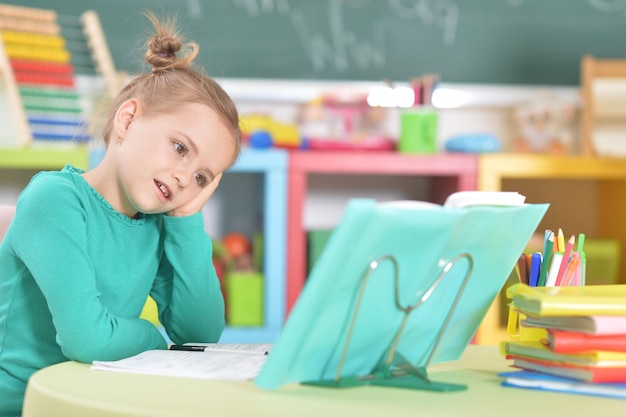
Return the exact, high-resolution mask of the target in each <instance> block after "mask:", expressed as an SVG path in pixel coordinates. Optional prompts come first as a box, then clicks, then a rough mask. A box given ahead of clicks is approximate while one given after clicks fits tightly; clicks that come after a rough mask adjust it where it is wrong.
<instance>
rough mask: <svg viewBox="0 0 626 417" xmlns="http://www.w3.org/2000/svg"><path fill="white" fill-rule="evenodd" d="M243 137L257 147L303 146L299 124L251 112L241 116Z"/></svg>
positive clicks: (288, 147) (298, 147)
mask: <svg viewBox="0 0 626 417" xmlns="http://www.w3.org/2000/svg"><path fill="white" fill-rule="evenodd" d="M240 127H241V133H242V135H243V139H244V140H245V141H247V142H248V144H249V145H250V146H252V147H253V148H257V149H265V148H286V149H300V148H302V146H303V144H302V140H301V139H300V132H299V130H298V126H296V125H294V124H289V123H282V122H279V121H278V120H275V119H273V118H272V117H270V116H268V115H264V114H249V115H242V116H241V117H240Z"/></svg>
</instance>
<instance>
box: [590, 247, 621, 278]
mask: <svg viewBox="0 0 626 417" xmlns="http://www.w3.org/2000/svg"><path fill="white" fill-rule="evenodd" d="M584 249H585V256H586V258H587V268H586V274H585V277H586V278H585V284H586V285H612V284H619V282H618V281H619V269H620V257H621V247H620V243H619V241H618V240H616V239H597V238H592V239H590V238H588V239H587V240H585V248H584Z"/></svg>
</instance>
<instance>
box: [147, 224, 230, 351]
mask: <svg viewBox="0 0 626 417" xmlns="http://www.w3.org/2000/svg"><path fill="white" fill-rule="evenodd" d="M163 221H164V229H165V255H164V258H163V259H162V261H161V266H160V268H159V275H158V277H157V279H156V281H155V284H154V286H153V289H152V293H151V295H152V297H153V298H154V300H155V301H156V303H157V306H158V308H159V320H160V321H161V323H162V324H163V326H164V327H165V330H166V331H167V334H168V335H169V336H170V338H171V339H172V341H173V342H174V343H177V344H180V343H188V342H205V343H208V342H217V341H218V340H219V338H220V336H221V334H222V331H223V330H224V325H225V316H224V298H223V296H222V293H221V290H220V284H219V280H218V278H217V274H216V272H215V268H214V267H213V261H212V251H213V247H212V243H211V239H210V238H209V236H208V235H207V233H206V232H205V230H204V221H203V219H202V214H201V213H196V214H193V215H191V216H184V217H170V216H164V217H163Z"/></svg>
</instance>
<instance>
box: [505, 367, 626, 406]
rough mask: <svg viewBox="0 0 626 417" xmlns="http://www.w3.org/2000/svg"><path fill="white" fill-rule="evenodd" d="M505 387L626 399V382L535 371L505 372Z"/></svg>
mask: <svg viewBox="0 0 626 417" xmlns="http://www.w3.org/2000/svg"><path fill="white" fill-rule="evenodd" d="M498 376H501V377H504V378H505V379H504V381H503V382H502V385H503V386H505V387H514V388H525V389H535V390H541V391H553V392H563V393H569V394H580V395H593V396H598V397H609V398H619V399H622V400H626V383H593V382H584V381H580V380H576V379H570V378H562V377H558V376H553V375H548V374H544V373H541V372H533V371H512V372H503V373H500V374H498Z"/></svg>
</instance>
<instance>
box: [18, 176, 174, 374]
mask: <svg viewBox="0 0 626 417" xmlns="http://www.w3.org/2000/svg"><path fill="white" fill-rule="evenodd" d="M84 205H85V204H84V201H82V200H81V195H80V194H79V193H78V191H77V189H76V187H75V186H74V184H73V183H72V182H71V181H68V180H67V179H64V178H59V177H49V178H47V179H46V180H40V181H38V180H33V181H32V182H31V184H30V185H29V186H28V187H27V188H26V190H25V191H24V192H23V193H22V195H21V196H20V198H19V200H18V205H17V212H16V215H15V219H14V222H13V225H12V235H11V236H12V240H11V243H12V246H13V248H14V250H15V253H16V254H17V256H18V257H19V258H20V259H21V260H22V261H23V262H24V264H25V267H26V268H28V270H29V271H30V273H31V274H32V276H33V278H34V280H35V281H36V283H37V285H38V287H39V289H40V290H41V293H42V294H43V297H44V298H45V303H46V304H47V307H48V309H49V311H50V314H51V316H52V321H53V323H54V327H55V329H56V333H57V335H56V343H57V344H58V345H59V346H60V347H61V349H62V351H63V353H64V355H65V356H67V357H68V358H70V359H74V360H78V361H82V362H91V361H93V360H95V359H98V360H114V359H120V358H123V357H127V356H131V355H134V354H137V353H139V352H142V351H145V350H148V349H165V348H167V344H166V342H165V340H164V339H163V337H162V335H161V334H160V332H159V331H158V329H157V328H156V327H155V326H154V325H153V324H151V323H150V322H148V321H145V320H141V319H139V318H137V317H121V316H119V315H115V314H113V313H112V312H111V311H109V309H108V308H107V306H106V305H104V304H103V303H102V301H101V292H100V291H99V289H98V287H97V284H96V274H95V271H94V265H93V261H92V259H91V258H90V255H89V252H88V247H87V246H88V237H87V236H88V234H89V233H97V231H94V230H87V219H88V217H89V216H91V215H92V213H91V212H90V210H89V209H87V208H86V207H85V206H84ZM119 244H120V242H111V245H119ZM99 255H100V256H102V257H107V256H111V254H107V253H101V254H99ZM146 256H150V254H146ZM105 259H106V258H105ZM110 261H111V262H115V259H111V260H110ZM112 278H114V279H120V278H122V279H123V277H112ZM33 300H34V302H37V303H43V302H44V301H43V300H40V299H39V297H38V296H37V295H36V294H33ZM41 308H43V307H41ZM43 311H45V310H43ZM45 319H46V318H45V317H43V318H42V320H45Z"/></svg>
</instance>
